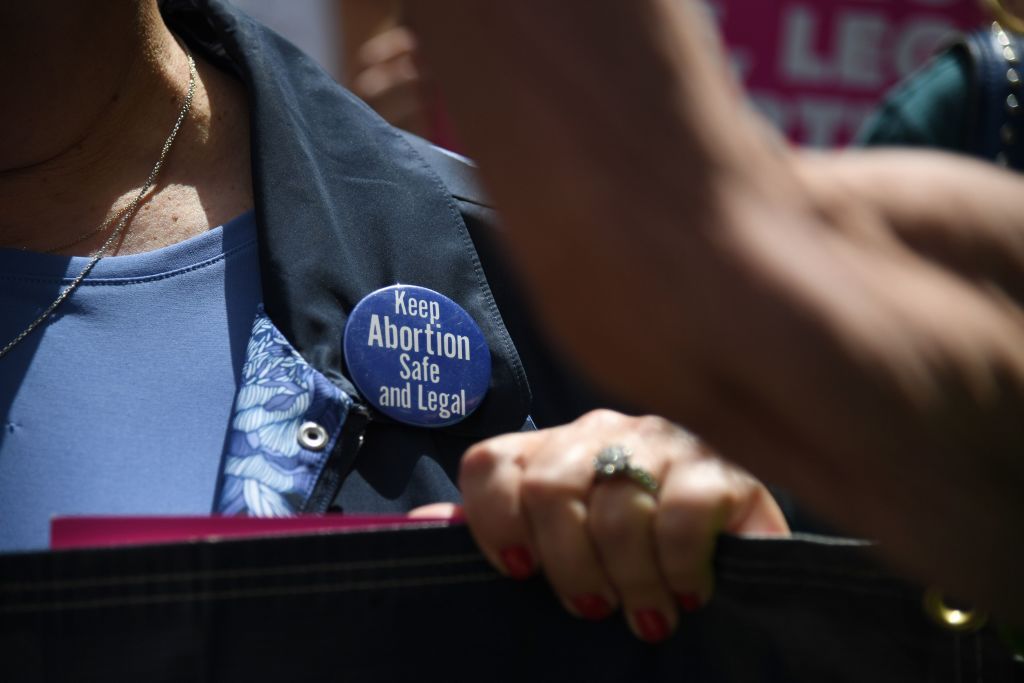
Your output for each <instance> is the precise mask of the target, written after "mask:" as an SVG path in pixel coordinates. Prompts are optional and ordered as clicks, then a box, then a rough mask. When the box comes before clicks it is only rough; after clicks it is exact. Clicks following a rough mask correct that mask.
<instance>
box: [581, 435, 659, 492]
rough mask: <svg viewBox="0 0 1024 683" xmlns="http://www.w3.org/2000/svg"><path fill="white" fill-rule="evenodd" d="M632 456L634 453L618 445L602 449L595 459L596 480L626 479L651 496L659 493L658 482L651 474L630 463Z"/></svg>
mask: <svg viewBox="0 0 1024 683" xmlns="http://www.w3.org/2000/svg"><path fill="white" fill-rule="evenodd" d="M632 455H633V452H632V451H630V450H629V449H628V448H626V447H625V446H620V445H618V444H615V445H612V446H606V447H605V448H602V449H601V450H600V451H598V453H597V455H596V456H595V457H594V480H595V481H607V480H609V479H618V478H620V477H626V478H627V479H629V480H630V481H632V482H633V483H635V484H638V485H639V486H640V487H642V488H643V489H644V490H645V491H647V492H648V493H650V494H651V495H655V494H656V493H657V492H658V482H656V481H655V480H654V477H653V476H652V475H651V473H650V472H648V471H647V470H645V469H644V468H642V467H637V466H636V465H634V464H633V463H631V462H630V461H629V459H630V457H631V456H632Z"/></svg>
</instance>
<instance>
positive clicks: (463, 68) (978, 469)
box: [412, 0, 1024, 613]
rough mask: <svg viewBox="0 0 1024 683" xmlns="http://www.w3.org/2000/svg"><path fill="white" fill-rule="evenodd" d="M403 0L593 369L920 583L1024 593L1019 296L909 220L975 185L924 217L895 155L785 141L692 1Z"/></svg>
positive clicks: (558, 315)
mask: <svg viewBox="0 0 1024 683" xmlns="http://www.w3.org/2000/svg"><path fill="white" fill-rule="evenodd" d="M412 7H413V8H414V9H415V10H417V11H416V12H415V18H416V21H417V26H418V27H419V29H420V31H421V33H422V38H423V39H424V43H425V47H426V49H427V53H428V56H429V57H430V59H431V60H432V62H433V63H434V66H435V68H436V69H437V71H438V73H439V75H440V76H441V78H442V80H443V81H444V80H446V81H447V82H448V83H449V84H451V85H453V87H451V88H449V90H448V93H447V94H448V97H449V98H450V100H451V103H452V108H453V110H454V114H455V115H456V118H457V119H458V121H459V122H460V125H461V126H462V129H463V134H464V136H465V140H466V142H467V143H468V146H469V148H470V150H471V151H472V152H473V153H474V154H475V155H476V156H478V157H479V160H480V161H481V165H482V170H483V173H484V177H485V180H486V181H488V183H489V184H490V186H491V189H492V191H493V193H494V196H495V197H496V199H497V202H498V204H499V206H500V207H501V208H502V210H503V212H504V214H505V216H506V219H507V222H508V226H509V233H510V237H511V239H510V247H511V248H512V250H513V251H514V252H515V253H514V255H515V256H517V257H518V260H519V263H520V264H521V265H522V267H523V270H524V272H525V274H526V275H527V276H528V281H529V283H530V284H531V286H532V287H533V290H534V293H535V294H536V295H537V296H536V297H535V300H536V301H537V303H538V305H539V307H540V311H541V313H542V314H543V315H544V317H545V320H546V322H547V323H548V324H549V326H550V327H551V329H552V330H554V331H555V332H556V333H557V334H558V335H559V336H560V337H561V338H562V339H563V340H565V342H566V343H567V344H568V345H569V346H570V348H571V349H572V352H573V356H574V357H575V358H576V359H577V360H578V361H579V362H580V363H581V364H582V365H583V367H584V368H585V369H587V370H589V371H590V372H591V374H592V375H593V376H595V377H596V378H598V379H599V380H603V381H605V383H606V384H607V385H608V386H610V387H611V388H613V389H615V390H618V391H619V392H621V393H623V394H624V395H627V396H628V397H630V398H631V399H633V400H634V401H636V402H638V403H642V404H643V405H646V406H648V407H650V408H652V409H655V410H657V411H659V412H662V413H663V414H666V415H669V416H671V417H673V418H675V419H677V420H679V421H682V422H684V423H685V424H688V425H690V426H692V427H694V428H695V429H697V431H699V432H700V433H702V434H703V435H704V436H706V437H707V438H708V440H709V441H711V442H712V443H713V444H715V445H716V446H717V447H718V448H719V449H720V450H721V451H722V452H724V453H726V454H727V455H729V456H730V457H733V458H735V459H737V460H739V461H741V462H743V463H744V464H746V465H747V466H749V467H750V468H751V469H753V470H754V471H755V472H757V473H759V474H760V475H761V476H763V477H765V478H766V479H769V480H771V481H775V482H777V483H780V484H782V485H786V486H788V487H790V488H791V489H792V490H794V492H796V493H797V494H798V495H800V496H802V497H803V498H804V499H805V500H806V501H808V502H810V503H812V504H813V505H814V506H815V507H817V509H818V510H820V511H822V512H823V513H824V514H826V515H828V516H829V517H831V518H832V519H833V520H837V521H839V522H840V523H841V524H843V525H845V526H847V528H849V529H851V530H854V531H857V532H859V533H864V534H868V535H871V536H874V537H877V538H880V539H881V540H883V541H885V542H886V543H887V544H888V547H889V552H890V553H891V556H892V557H893V558H894V559H895V560H896V561H897V562H899V563H900V564H901V565H902V566H904V567H906V568H908V569H909V570H911V571H912V572H914V573H916V574H917V575H919V576H924V577H928V578H930V579H932V580H937V581H940V582H942V583H944V584H945V585H948V586H952V587H954V588H956V589H959V590H961V591H963V592H964V593H965V594H968V595H969V596H971V597H975V598H978V599H980V600H982V601H985V602H987V603H990V604H993V603H996V602H999V601H1003V606H1004V607H1006V608H1009V609H1016V610H1018V613H1020V610H1022V609H1024V592H1022V591H1021V590H1020V589H1019V588H1018V587H1016V579H1015V576H1016V575H1017V574H1019V573H1021V572H1024V553H1022V552H1020V551H1016V550H1013V549H1012V548H1011V547H1010V544H1009V541H1011V540H1013V539H1016V537H1017V534H1016V532H1015V529H1016V524H1017V521H1018V520H1020V519H1024V503H1022V502H1021V498H1020V496H1019V495H1017V494H1016V493H1015V490H1017V489H1019V487H1020V486H1021V485H1024V469H1022V466H1021V462H1020V460H1019V459H1016V460H1015V459H1014V457H1013V453H1017V452H1021V451H1022V450H1024V433H1022V427H1021V426H1020V425H1021V422H1020V421H1019V420H1016V419H1014V417H1013V415H1015V414H1019V413H1020V411H1022V410H1024V401H1022V397H1024V358H1022V355H1021V351H1020V350H1021V349H1024V327H1022V324H1021V316H1020V314H1019V308H1015V307H1014V306H1015V305H1014V304H1012V303H1007V302H1004V301H1002V300H1001V299H999V297H998V296H997V297H995V298H993V297H992V296H991V293H990V292H988V291H987V290H986V289H985V288H984V287H980V286H978V283H977V281H976V279H974V278H972V277H970V276H967V277H965V276H964V275H963V274H962V273H960V272H959V271H958V270H956V269H955V268H953V269H951V267H952V266H951V264H950V263H947V262H945V261H943V260H942V259H936V257H935V254H934V253H929V252H928V251H927V250H923V249H921V248H920V247H921V244H922V241H921V239H920V235H919V234H917V232H916V231H918V230H919V227H920V226H921V225H928V224H932V225H933V227H934V226H942V225H945V224H946V223H948V222H949V220H950V218H951V215H952V214H951V209H950V207H955V206H963V204H961V203H958V202H957V199H956V197H957V195H958V194H961V195H962V194H964V193H965V192H967V191H968V190H969V188H968V187H965V186H962V185H961V187H959V188H956V187H955V186H954V185H955V182H953V181H952V180H950V178H949V177H947V178H946V179H945V180H944V181H943V183H939V184H938V186H937V188H938V189H940V190H941V191H943V192H945V193H946V194H945V195H943V197H942V200H941V201H937V200H933V205H932V206H931V207H930V208H928V209H927V210H924V211H920V210H919V209H923V207H922V203H923V202H924V201H925V200H926V199H927V198H926V196H924V195H923V194H922V193H924V192H925V189H922V188H918V189H917V190H914V189H913V187H912V186H907V187H905V188H904V189H903V190H902V191H895V188H897V187H900V181H899V179H898V175H897V174H895V173H894V172H892V173H889V175H886V174H884V173H883V174H880V175H881V177H882V178H883V179H884V181H885V183H886V184H888V185H889V186H890V187H889V189H890V190H893V191H892V192H887V185H886V184H879V182H878V181H877V180H871V179H870V178H871V173H870V172H865V169H863V168H861V169H860V170H858V169H856V168H854V167H855V166H856V162H857V159H856V158H853V159H852V161H853V162H854V163H853V164H851V163H849V161H850V160H849V159H848V160H846V161H843V162H840V163H839V164H838V165H833V166H830V165H829V164H828V163H822V162H821V161H820V160H818V161H814V160H811V159H808V158H806V157H803V156H801V155H798V154H795V153H792V152H790V151H788V150H786V149H784V148H781V147H779V146H777V145H776V144H775V142H774V141H773V140H772V138H771V137H770V136H768V135H766V134H765V131H764V128H763V127H762V126H761V125H760V124H759V123H757V122H755V121H754V119H753V118H752V115H751V114H749V113H747V111H746V110H745V109H744V106H743V105H742V104H740V103H739V101H738V100H737V99H736V98H735V95H734V92H733V89H732V87H731V85H730V82H729V80H728V75H727V74H726V70H725V68H724V66H723V63H722V61H723V60H722V58H721V53H720V52H719V51H717V50H716V49H715V48H714V47H713V46H711V47H709V39H708V37H707V36H708V35H709V33H710V31H711V29H710V27H709V25H708V24H707V23H706V21H705V19H704V17H703V15H702V14H701V10H700V9H699V8H698V3H696V2H678V1H676V0H665V1H659V0H631V1H630V2H609V3H592V2H587V1H586V0H563V1H562V2H558V3H550V2H543V1H541V0H520V1H518V2H515V3H510V2H480V1H479V0H477V1H473V0H431V1H430V2H425V0H423V1H419V2H416V3H414V4H413V5H412ZM471 84H472V85H475V86H477V87H467V86H469V85H471ZM894 169H895V167H894ZM878 175H879V174H876V177H877V176H878ZM932 182H936V183H938V180H935V181H932ZM846 189H849V191H848V192H847V191H845V190H846ZM1011 189H1012V188H1011ZM915 192H916V193H917V194H915ZM978 196H982V195H978ZM986 196H987V195H986ZM971 206H972V207H975V208H972V209H970V211H971V214H972V215H973V216H974V217H975V218H976V219H978V220H982V219H983V218H984V217H985V216H987V215H988V214H986V213H985V209H984V208H983V207H982V202H980V201H978V200H977V199H975V200H974V201H973V203H971ZM1017 215H1020V213H1018V214H1017ZM922 216H924V217H925V218H927V220H924V222H923V223H921V221H922V220H923V219H922ZM986 220H990V221H991V223H992V224H993V225H994V224H996V223H998V222H999V219H998V218H991V217H990V219H986ZM954 251H955V250H954ZM979 459H981V460H979ZM979 462H983V463H984V464H981V465H979V464H978V463H979ZM1000 543H1002V545H1003V547H1002V549H1001V550H1000V549H999V544H1000ZM1018 545H1019V544H1018ZM949 557H959V558H968V557H970V558H975V559H976V560H977V561H974V559H972V560H962V561H959V562H946V560H947V559H948V558H949ZM1015 572H1016V573H1017V574H1015ZM1007 600H1009V602H1006V601H1007Z"/></svg>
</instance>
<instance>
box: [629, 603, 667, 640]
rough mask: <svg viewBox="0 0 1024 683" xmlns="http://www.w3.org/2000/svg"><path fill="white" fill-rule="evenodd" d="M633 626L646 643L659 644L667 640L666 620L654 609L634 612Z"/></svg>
mask: <svg viewBox="0 0 1024 683" xmlns="http://www.w3.org/2000/svg"><path fill="white" fill-rule="evenodd" d="M633 625H634V626H636V630H637V631H638V632H639V634H640V637H641V638H643V639H644V640H646V641H647V642H648V643H660V642H661V641H663V640H665V639H666V638H668V634H669V629H668V619H666V618H665V616H664V615H663V614H662V613H661V612H659V611H658V610H656V609H638V610H634V611H633Z"/></svg>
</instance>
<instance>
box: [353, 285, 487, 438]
mask: <svg viewBox="0 0 1024 683" xmlns="http://www.w3.org/2000/svg"><path fill="white" fill-rule="evenodd" d="M344 347H345V349H344V350H345V362H346V363H347V364H348V370H349V374H350V375H351V376H352V381H353V382H355V385H356V387H357V388H358V389H359V391H360V393H362V395H363V397H364V398H366V400H367V401H369V402H370V404H371V405H373V406H374V407H375V408H377V410H379V411H380V412H382V413H384V414H385V415H387V416H388V417H391V418H393V419H395V420H397V421H398V422H402V423H404V424H408V425H414V426H416V427H447V426H448V425H452V424H455V423H457V422H460V421H462V420H464V419H466V418H467V417H468V416H469V415H470V414H471V413H472V412H473V411H474V410H476V409H477V407H478V406H479V405H480V402H481V401H483V398H484V395H485V394H486V393H487V388H488V386H489V385H490V381H491V352H490V349H489V348H488V347H487V341H486V340H485V339H484V335H483V332H481V331H480V327H479V326H478V325H477V324H476V322H475V321H474V320H473V318H472V317H470V315H469V313H467V312H466V311H465V310H463V308H462V307H461V306H459V305H458V304H457V303H455V302H454V301H452V300H451V299H449V298H448V297H446V296H444V295H443V294H440V293H438V292H435V291H433V290H431V289H427V288H425V287H416V286H413V285H393V286H391V287H385V288H383V289H378V290H377V291H376V292H373V293H372V294H369V295H368V296H366V297H365V298H364V299H363V300H362V301H360V302H359V303H358V304H356V307H355V308H354V309H353V310H352V314H351V315H350V316H349V319H348V323H347V324H346V325H345V341H344Z"/></svg>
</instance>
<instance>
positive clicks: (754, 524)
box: [459, 410, 789, 642]
mask: <svg viewBox="0 0 1024 683" xmlns="http://www.w3.org/2000/svg"><path fill="white" fill-rule="evenodd" d="M615 445H621V446H622V447H624V448H627V449H628V450H629V451H630V452H631V453H632V465H633V466H635V467H640V468H642V469H643V470H646V471H647V472H649V473H650V474H651V475H652V476H653V478H654V480H655V481H656V482H658V485H659V488H658V491H657V493H655V494H652V493H649V492H648V491H647V490H646V489H645V488H643V487H642V486H641V485H639V484H637V483H636V482H634V481H631V480H630V479H629V478H627V477H624V476H622V477H617V478H613V479H606V480H598V479H596V478H595V470H594V460H595V456H596V455H597V454H598V452H600V451H601V450H602V449H605V448H607V447H609V446H615ZM459 485H460V487H461V489H462V493H463V498H464V514H465V517H466V521H467V523H468V524H469V527H470V530H471V532H472V533H473V536H474V538H475V539H476V541H477V543H478V544H479V545H480V547H481V549H482V550H483V552H484V554H485V555H486V556H487V557H488V559H489V560H490V561H491V562H492V563H493V564H494V565H495V566H496V567H498V569H499V570H500V571H502V572H503V573H505V574H506V575H508V576H510V577H512V578H515V579H525V578H527V577H529V576H531V575H533V574H534V573H535V572H536V571H538V570H543V572H544V574H545V575H546V576H547V579H548V581H549V582H550V583H551V585H552V587H553V588H554V590H555V592H556V593H557V594H558V595H559V596H560V598H561V599H562V602H563V603H564V604H565V606H566V608H567V609H568V610H569V611H570V612H571V613H572V614H575V615H576V616H579V617H582V618H585V619H603V618H605V617H608V616H610V615H611V614H612V613H613V612H614V610H615V609H616V608H617V607H620V606H621V607H622V609H623V611H624V612H625V614H626V616H627V619H628V621H629V625H630V627H631V628H632V630H633V632H634V633H636V635H637V636H638V637H640V638H641V639H643V640H646V641H650V642H657V641H661V640H664V639H665V638H667V637H668V636H669V635H670V634H671V632H672V631H673V629H674V628H675V626H676V622H677V619H678V612H679V610H680V609H682V610H685V611H689V610H694V609H697V608H698V607H699V606H700V605H702V604H704V603H705V602H707V600H708V599H709V598H710V597H711V594H712V590H713V583H714V577H713V574H712V567H711V559H712V554H713V550H714V545H715V538H716V536H717V535H718V534H719V533H720V532H727V533H737V534H786V533H788V531H789V530H788V527H787V525H786V521H785V519H784V517H783V515H782V512H781V511H780V510H779V508H778V506H777V505H776V504H775V501H774V500H773V499H772V497H771V494H770V493H769V492H768V490H767V489H766V488H765V487H764V486H763V485H762V484H761V483H760V482H758V481H757V480H755V479H754V478H753V477H751V476H750V475H748V474H747V473H746V472H744V471H743V470H741V469H739V468H737V467H735V466H733V465H731V464H729V463H727V462H725V461H724V460H722V459H721V458H719V457H718V456H716V455H715V454H714V453H711V452H710V451H709V450H707V449H706V448H705V447H704V446H702V445H701V444H700V443H699V442H698V441H696V440H695V439H694V438H693V437H692V436H691V435H690V434H689V433H687V432H685V431H683V430H682V429H681V428H679V427H677V426H675V425H673V424H672V423H670V422H667V421H666V420H663V419H661V418H656V417H640V418H636V417H629V416H626V415H622V414H619V413H615V412H611V411H607V410H601V411H595V412H592V413H589V414H587V415H585V416H583V417H581V418H580V419H578V420H576V421H575V422H573V423H571V424H568V425H565V426H562V427H556V428H553V429H546V430H541V431H537V432H521V433H517V434H507V435H504V436H499V437H496V438H493V439H490V440H488V441H484V442H482V443H479V444H477V445H475V446H474V447H472V448H470V449H469V451H468V452H467V453H466V455H465V457H464V458H463V461H462V470H461V474H460V478H459Z"/></svg>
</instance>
